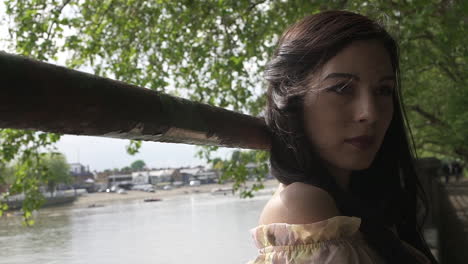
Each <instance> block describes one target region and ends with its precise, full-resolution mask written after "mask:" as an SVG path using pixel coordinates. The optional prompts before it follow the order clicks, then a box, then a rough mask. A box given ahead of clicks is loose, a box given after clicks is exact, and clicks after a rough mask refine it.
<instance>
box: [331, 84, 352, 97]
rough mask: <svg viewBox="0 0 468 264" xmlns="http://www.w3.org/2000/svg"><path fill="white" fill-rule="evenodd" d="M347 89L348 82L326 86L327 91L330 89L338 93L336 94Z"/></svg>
mask: <svg viewBox="0 0 468 264" xmlns="http://www.w3.org/2000/svg"><path fill="white" fill-rule="evenodd" d="M347 90H349V85H348V83H340V84H337V85H333V86H331V87H328V88H327V91H332V92H335V93H338V94H342V93H344V92H346V91H347Z"/></svg>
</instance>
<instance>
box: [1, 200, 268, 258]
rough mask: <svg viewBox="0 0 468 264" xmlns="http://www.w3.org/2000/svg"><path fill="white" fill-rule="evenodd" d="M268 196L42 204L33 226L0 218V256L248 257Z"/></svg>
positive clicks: (18, 220)
mask: <svg viewBox="0 0 468 264" xmlns="http://www.w3.org/2000/svg"><path fill="white" fill-rule="evenodd" d="M268 198H269V196H268V195H262V196H257V197H255V198H253V199H239V198H237V197H235V196H212V195H210V194H197V195H192V196H184V197H174V198H172V199H167V200H164V201H163V202H157V203H144V202H142V201H134V202H130V203H129V202H127V203H120V204H113V205H108V206H105V207H96V208H80V209H77V208H74V209H73V208H69V207H68V208H67V207H63V208H54V209H44V210H42V211H41V212H40V214H39V215H37V216H36V221H37V223H36V225H35V226H34V227H32V228H25V227H22V226H21V219H20V218H19V217H13V218H7V219H6V220H5V221H4V220H1V221H0V248H1V249H2V250H1V251H0V263H2V264H3V263H5V264H6V263H8V264H11V263H21V264H22V263H28V264H29V263H72V264H78V263H80V264H81V263H83V264H84V263H86V264H88V263H113V264H119V263H122V264H123V263H125V264H128V263H139V264H144V263H181V262H185V261H187V260H188V261H190V263H208V264H209V263H213V264H214V263H220V260H222V263H233V264H234V263H236V264H238V263H245V262H246V261H247V260H249V259H252V258H253V257H254V256H255V255H256V254H257V250H256V249H255V247H254V244H253V242H252V238H251V236H250V233H249V232H248V231H249V229H250V228H252V227H254V226H255V225H256V224H257V220H258V216H259V214H260V211H261V209H262V207H263V206H264V204H265V203H266V201H267V199H268ZM4 219H5V218H4Z"/></svg>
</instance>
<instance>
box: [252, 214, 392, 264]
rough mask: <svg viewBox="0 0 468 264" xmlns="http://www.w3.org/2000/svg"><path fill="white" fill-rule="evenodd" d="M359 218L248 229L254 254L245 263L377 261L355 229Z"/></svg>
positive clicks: (376, 263)
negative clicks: (253, 245) (252, 241)
mask: <svg viewBox="0 0 468 264" xmlns="http://www.w3.org/2000/svg"><path fill="white" fill-rule="evenodd" d="M360 224H361V219H360V218H358V217H350V216H335V217H332V218H329V219H326V220H324V221H320V222H315V223H311V224H286V223H274V224H268V225H260V226H257V227H255V228H253V229H251V230H250V233H251V235H252V237H253V240H254V242H255V245H256V247H257V248H258V249H259V250H258V256H257V257H256V258H255V259H253V260H251V261H249V262H248V263H247V264H292V263H294V264H338V263H339V264H351V263H353V264H381V263H384V261H383V260H382V259H381V258H380V257H379V256H378V255H377V254H376V253H375V252H374V251H373V250H372V249H371V248H369V247H368V245H367V244H366V242H365V240H364V239H363V237H362V234H361V233H360V232H359V226H360Z"/></svg>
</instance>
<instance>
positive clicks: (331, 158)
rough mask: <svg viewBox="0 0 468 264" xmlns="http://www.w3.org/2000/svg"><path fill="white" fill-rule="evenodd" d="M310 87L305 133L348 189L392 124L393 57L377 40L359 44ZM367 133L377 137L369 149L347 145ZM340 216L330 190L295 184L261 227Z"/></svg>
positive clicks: (283, 191) (269, 207)
mask: <svg viewBox="0 0 468 264" xmlns="http://www.w3.org/2000/svg"><path fill="white" fill-rule="evenodd" d="M308 83H309V85H310V87H309V91H308V92H307V94H306V95H305V97H304V108H303V110H304V125H305V132H306V135H307V137H308V139H309V140H310V142H311V143H312V144H313V146H315V147H316V148H317V150H318V153H319V155H320V157H321V158H322V160H323V161H324V162H325V166H326V167H327V169H328V170H329V171H330V173H331V175H332V177H334V178H335V180H336V181H337V183H338V184H339V185H340V186H341V187H342V188H343V189H344V190H347V189H348V185H349V177H350V174H351V171H353V170H362V169H366V168H368V167H369V166H370V165H371V163H372V161H373V160H374V157H375V155H376V153H377V151H378V150H379V148H380V146H381V144H382V142H383V138H384V137H385V133H386V131H387V129H388V127H389V125H390V122H391V120H392V116H393V96H392V94H393V92H394V89H395V76H394V72H393V67H392V65H391V61H390V56H389V54H388V52H387V50H386V49H385V48H384V46H383V45H382V44H381V43H380V42H378V41H371V40H367V41H355V42H353V43H351V44H350V45H349V46H347V47H346V48H344V49H343V50H342V51H340V52H339V53H338V54H337V55H336V56H334V57H333V58H331V59H330V60H329V61H328V62H327V63H325V65H324V66H323V67H322V69H321V70H319V71H317V72H315V73H314V74H311V76H310V78H308ZM341 89H342V90H341ZM364 134H365V135H372V136H373V137H374V138H375V141H374V144H373V145H372V146H371V147H369V148H368V149H364V150H363V149H359V148H356V147H355V146H353V145H351V144H349V143H346V142H345V139H348V138H352V137H357V136H361V135H364ZM337 215H340V212H339V211H338V209H337V207H336V203H335V201H334V200H333V198H332V197H331V196H330V195H329V194H328V193H327V192H326V191H324V190H322V189H320V188H318V187H315V186H312V185H309V184H304V183H299V182H296V183H292V184H290V185H287V186H286V185H284V184H280V185H279V187H278V189H277V191H276V193H275V194H274V195H273V197H272V198H271V199H270V200H269V202H268V203H267V204H266V206H265V207H264V209H263V211H262V213H261V216H260V219H259V224H260V225H263V224H270V223H289V224H307V223H313V222H318V221H322V220H325V219H328V218H331V217H334V216H337Z"/></svg>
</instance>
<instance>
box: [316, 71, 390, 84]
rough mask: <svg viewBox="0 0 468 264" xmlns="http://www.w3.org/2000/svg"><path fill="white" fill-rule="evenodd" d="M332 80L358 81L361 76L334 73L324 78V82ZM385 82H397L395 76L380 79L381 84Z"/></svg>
mask: <svg viewBox="0 0 468 264" xmlns="http://www.w3.org/2000/svg"><path fill="white" fill-rule="evenodd" d="M332 78H342V79H343V78H345V79H353V80H356V81H359V80H360V78H359V76H357V75H355V74H352V73H344V72H332V73H330V74H328V75H327V77H325V78H324V80H326V79H332ZM383 81H395V76H394V75H386V76H383V77H382V78H380V80H379V82H383Z"/></svg>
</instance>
